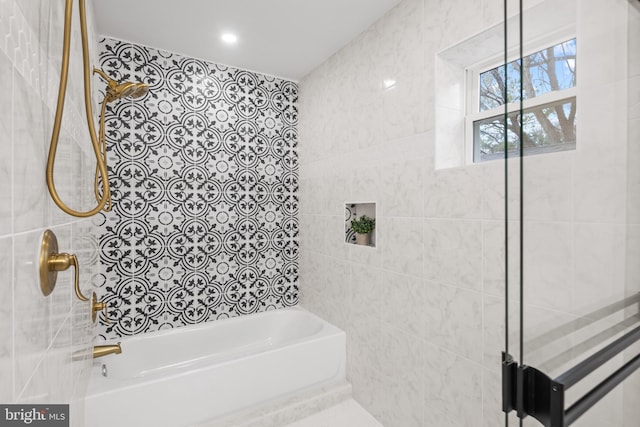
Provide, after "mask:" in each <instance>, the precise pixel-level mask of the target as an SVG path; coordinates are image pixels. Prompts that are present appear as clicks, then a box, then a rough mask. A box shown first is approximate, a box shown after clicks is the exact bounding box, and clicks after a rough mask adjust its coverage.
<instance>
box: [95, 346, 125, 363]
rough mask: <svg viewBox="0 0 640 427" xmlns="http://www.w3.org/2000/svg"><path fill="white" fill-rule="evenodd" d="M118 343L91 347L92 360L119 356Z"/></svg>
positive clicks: (120, 349)
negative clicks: (108, 355)
mask: <svg viewBox="0 0 640 427" xmlns="http://www.w3.org/2000/svg"><path fill="white" fill-rule="evenodd" d="M120 353H122V348H121V347H120V343H118V344H114V345H96V346H94V347H93V358H94V359H95V358H96V357H102V356H106V355H107V354H120Z"/></svg>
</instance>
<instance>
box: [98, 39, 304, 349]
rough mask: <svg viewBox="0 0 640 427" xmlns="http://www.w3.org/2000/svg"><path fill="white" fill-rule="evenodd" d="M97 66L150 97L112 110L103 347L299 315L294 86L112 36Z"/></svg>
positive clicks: (101, 283) (103, 220)
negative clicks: (234, 321)
mask: <svg viewBox="0 0 640 427" xmlns="http://www.w3.org/2000/svg"><path fill="white" fill-rule="evenodd" d="M100 67H101V68H102V69H103V70H104V71H105V72H106V73H107V74H108V75H109V76H111V77H112V78H114V79H116V80H119V81H122V80H133V81H143V82H145V83H147V84H149V86H150V90H149V93H148V94H147V95H146V96H145V97H144V98H141V99H138V100H135V101H131V100H120V101H118V102H116V103H113V104H110V105H109V108H108V112H107V124H106V129H107V133H106V137H107V144H108V152H107V157H108V162H109V169H110V182H111V184H112V191H113V199H114V205H113V210H112V211H111V212H107V213H104V214H103V215H101V216H100V217H99V222H100V227H101V239H100V245H101V262H102V272H101V274H100V275H99V277H98V279H97V283H96V285H97V286H98V288H99V291H100V297H101V298H102V299H103V300H105V301H107V302H108V314H109V317H110V320H111V323H105V322H104V318H102V317H101V319H100V320H101V325H102V330H101V335H102V336H103V337H104V338H107V339H111V338H116V337H119V336H126V335H133V334H138V333H145V332H150V331H155V330H159V329H165V328H173V327H179V326H183V325H188V324H195V323H200V322H207V321H212V320H216V319H221V318H227V317H233V316H239V315H244V314H249V313H254V312H258V311H264V310H268V309H274V308H281V307H286V306H292V305H295V304H297V302H298V251H299V241H298V233H299V219H298V211H299V206H298V205H299V203H298V154H297V129H296V126H297V108H296V101H297V85H296V84H295V83H294V82H290V81H286V80H281V79H278V78H274V77H270V76H265V75H261V74H257V73H254V72H249V71H245V70H240V69H235V68H231V67H227V66H221V65H217V64H213V63H209V62H205V61H201V60H198V59H193V58H187V57H184V56H180V55H177V54H172V53H168V52H163V51H160V50H157V49H152V48H148V47H144V46H139V45H135V44H131V43H128V42H123V41H119V40H114V39H108V38H107V39H104V40H102V41H101V55H100Z"/></svg>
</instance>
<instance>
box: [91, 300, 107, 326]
mask: <svg viewBox="0 0 640 427" xmlns="http://www.w3.org/2000/svg"><path fill="white" fill-rule="evenodd" d="M103 310H104V321H105V322H106V323H111V320H109V315H108V311H107V303H106V302H102V301H98V296H97V295H96V293H95V292H94V293H93V295H91V320H92V321H93V322H94V323H95V322H96V319H97V318H98V312H100V311H103Z"/></svg>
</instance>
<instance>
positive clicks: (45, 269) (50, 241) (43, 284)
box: [40, 230, 58, 296]
mask: <svg viewBox="0 0 640 427" xmlns="http://www.w3.org/2000/svg"><path fill="white" fill-rule="evenodd" d="M57 253H58V239H57V238H56V235H55V234H53V231H51V230H46V231H45V232H44V234H43V235H42V243H41V244H40V290H41V291H42V294H43V295H44V296H47V295H49V294H50V293H51V292H53V290H54V289H55V287H56V280H57V279H58V272H57V271H54V270H52V269H50V268H49V258H51V255H53V254H57Z"/></svg>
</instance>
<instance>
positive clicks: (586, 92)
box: [299, 0, 640, 427]
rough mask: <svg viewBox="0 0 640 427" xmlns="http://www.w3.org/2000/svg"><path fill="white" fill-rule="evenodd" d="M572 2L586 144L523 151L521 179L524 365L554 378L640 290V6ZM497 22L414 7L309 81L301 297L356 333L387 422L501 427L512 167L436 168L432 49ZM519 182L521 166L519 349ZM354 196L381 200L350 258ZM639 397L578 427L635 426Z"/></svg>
mask: <svg viewBox="0 0 640 427" xmlns="http://www.w3.org/2000/svg"><path fill="white" fill-rule="evenodd" d="M568 1H571V0H568ZM541 3H543V2H542V1H539V0H531V1H525V8H528V7H533V6H535V5H539V4H541ZM572 7H575V8H576V11H577V13H576V16H577V22H576V36H577V38H578V58H579V59H578V61H579V62H578V64H579V65H578V67H579V70H578V76H579V77H578V122H577V123H578V142H577V147H578V148H577V150H575V151H569V152H561V153H554V154H547V155H539V156H531V157H528V158H525V159H524V173H523V179H524V181H523V188H524V219H525V224H524V239H525V240H524V242H523V244H524V278H525V303H526V307H525V308H524V309H525V325H524V331H523V332H522V333H523V334H524V338H525V357H526V360H525V362H526V363H530V364H532V365H534V366H535V365H536V364H539V365H540V366H542V367H543V368H545V369H548V370H549V372H554V373H560V372H562V371H563V370H564V369H566V368H568V367H569V366H570V365H571V364H572V362H575V360H576V359H579V358H581V357H582V358H583V357H584V356H586V355H587V354H589V353H590V352H593V351H595V349H594V348H591V349H589V348H585V347H584V345H581V344H582V343H583V341H585V340H586V339H587V337H588V336H589V335H590V334H592V335H593V334H598V333H600V332H603V331H607V329H609V328H610V327H611V326H612V325H614V324H616V323H618V322H620V321H621V320H623V317H621V316H622V315H620V314H618V315H617V316H610V317H609V318H607V319H603V320H602V321H600V322H595V323H593V324H592V325H591V326H590V327H588V328H580V325H582V324H583V322H582V321H583V318H582V316H586V315H588V314H589V313H590V312H592V311H594V310H595V309H597V308H599V307H601V306H603V305H605V304H608V303H611V302H614V301H616V300H619V299H621V298H622V297H623V296H624V294H625V291H626V292H627V293H633V292H638V291H639V290H640V288H638V283H640V282H639V281H638V280H639V278H640V265H639V264H638V263H637V262H636V260H637V259H638V254H639V253H640V249H639V248H640V237H639V236H640V232H639V231H638V230H639V229H640V227H639V226H638V224H639V218H640V208H639V206H640V201H639V200H640V191H638V189H639V188H640V179H639V178H638V177H640V173H638V170H640V168H638V164H639V162H640V149H638V144H637V140H638V136H639V135H640V132H639V131H638V129H640V116H639V115H638V111H640V110H639V109H638V100H639V99H640V95H639V94H640V92H639V88H640V83H639V82H640V72H639V69H640V61H638V58H640V53H638V52H640V48H639V46H638V43H640V42H638V40H640V38H639V37H637V35H638V31H640V20H639V18H638V17H639V16H640V11H639V10H638V9H640V8H635V9H633V6H632V5H631V4H630V3H629V2H628V1H627V0H615V1H613V2H608V3H603V2H598V1H596V0H588V1H577V0H576V3H575V5H573V6H572ZM516 10H517V2H515V1H509V14H513V13H514V12H515V11H516ZM525 13H526V12H525ZM502 14H503V1H502V0H473V1H467V0H459V1H448V2H440V1H436V0H404V1H403V2H402V3H400V4H399V5H398V6H397V7H396V8H394V9H393V10H392V11H390V12H389V13H388V14H387V15H386V16H385V17H383V18H382V19H381V20H380V21H379V22H378V23H376V24H375V25H373V26H372V27H370V28H369V29H367V30H366V31H365V32H363V33H362V34H361V35H360V36H359V37H358V38H356V39H355V40H353V41H352V42H351V43H349V44H348V45H347V46H345V47H344V48H343V49H342V50H341V51H340V52H338V53H336V54H335V55H333V56H332V57H331V58H329V59H328V60H327V61H326V62H325V63H324V64H322V65H321V66H320V67H318V68H317V69H316V70H314V71H313V72H312V73H310V74H309V75H308V76H306V77H305V78H304V79H303V80H302V81H301V82H300V94H301V96H300V111H301V113H300V128H299V129H300V141H301V144H300V153H301V172H300V174H301V222H302V224H301V230H302V232H301V235H302V236H301V241H302V244H301V246H302V248H301V249H302V250H301V259H302V262H301V290H302V293H303V295H302V303H303V305H305V306H306V307H308V308H309V309H311V310H313V311H316V312H317V313H318V314H320V315H322V316H324V317H326V318H327V319H329V320H331V321H334V322H336V323H338V324H339V325H340V326H341V327H344V328H345V329H346V331H347V334H348V354H349V366H348V372H349V379H350V380H351V382H352V384H353V390H354V396H355V397H356V399H357V400H358V401H359V402H360V403H361V404H362V405H363V406H364V407H365V408H366V409H367V410H369V411H370V412H371V413H372V414H373V415H374V416H375V417H376V418H378V419H379V420H380V421H381V422H382V423H383V424H384V425H385V426H387V427H394V426H402V427H411V426H436V425H437V426H464V427H472V426H486V427H494V426H496V425H503V424H504V415H503V414H502V412H501V411H500V376H499V374H500V371H499V367H500V352H501V351H502V350H503V348H504V335H505V325H504V317H505V316H504V305H505V293H504V283H505V267H504V258H505V253H506V248H505V232H504V219H505V189H504V186H505V185H504V164H503V162H501V161H498V162H487V163H483V164H475V165H467V166H465V167H458V168H450V169H438V170H436V169H435V168H434V162H435V160H434V159H435V148H434V145H435V144H434V140H435V129H434V124H435V121H434V116H435V114H436V111H435V110H436V107H435V104H436V101H435V92H434V75H435V73H436V62H435V55H436V54H437V53H438V52H439V51H440V50H442V49H445V48H448V47H450V46H451V45H453V44H455V43H458V42H460V41H462V40H464V39H466V38H468V37H471V36H473V35H475V34H477V33H478V32H480V31H482V30H483V29H484V28H487V27H489V26H491V25H495V24H497V23H499V22H500V21H501V20H502ZM634 20H635V21H634ZM391 82H393V84H392V83H391ZM627 124H628V126H627ZM519 177H520V166H519V159H512V160H510V161H509V162H508V204H507V206H508V218H509V239H508V245H509V249H508V251H509V252H508V253H509V258H510V265H509V281H510V284H511V286H510V296H509V300H510V309H509V319H510V333H509V337H510V341H511V346H512V347H511V351H512V352H514V353H515V352H517V351H516V347H517V342H518V339H519V335H520V331H518V328H517V327H516V326H514V325H517V324H518V311H519V307H518V304H517V302H518V298H519V294H518V287H517V284H518V279H519V274H520V265H519V264H520V262H519V245H520V239H519V236H518V233H519V228H520V223H519V221H518V218H519V215H520V205H519V196H520V194H519V193H520V182H519ZM344 200H375V201H377V202H378V203H379V211H378V212H379V217H378V218H377V221H376V226H377V227H378V234H377V235H378V236H380V240H379V241H378V244H377V247H376V248H361V247H357V246H354V245H351V247H349V248H346V249H340V247H339V245H340V243H338V242H337V239H338V237H339V236H338V235H337V234H335V233H333V232H332V231H331V230H332V226H331V225H330V224H332V222H333V220H334V219H336V218H337V217H338V216H339V215H341V206H342V205H341V202H342V201H344ZM336 221H337V220H336ZM345 246H346V245H345ZM334 281H338V283H335V282H334ZM636 312H637V309H636V311H635V312H633V313H636ZM633 313H632V314H633ZM560 324H566V325H567V326H566V328H565V329H566V330H562V331H561V332H560V333H559V332H558V331H557V330H555V329H554V328H556V327H557V326H558V325H560ZM622 329H624V328H620V329H616V330H615V331H618V330H622ZM574 330H577V331H576V333H573V334H571V332H572V331H574ZM558 333H559V334H560V335H558ZM567 334H569V335H570V336H568V337H567ZM603 335H604V336H607V335H609V336H610V338H608V340H611V339H612V338H611V337H612V336H615V334H614V333H613V332H609V333H608V334H607V333H606V332H603ZM606 342H607V340H604V341H602V342H600V343H598V345H599V346H601V345H604V344H606ZM636 377H638V375H636ZM639 390H640V384H638V382H637V379H636V380H635V382H633V380H630V381H629V382H628V383H627V384H625V386H624V388H619V389H618V390H616V392H615V393H614V394H612V395H611V396H609V397H607V399H605V400H604V401H603V402H601V403H600V404H599V405H598V407H597V408H594V409H593V412H592V414H591V415H585V416H584V417H583V418H582V419H581V420H579V421H578V423H576V425H581V426H602V425H611V426H614V425H615V426H622V425H624V426H625V427H626V426H632V425H635V424H634V423H636V422H637V419H638V416H640V415H638V408H637V405H636V404H635V403H633V402H637V399H638V394H639V393H640V391H639ZM570 397H571V398H572V399H575V398H576V397H578V396H577V395H575V393H574V395H572V396H570ZM608 411H617V413H618V415H616V416H615V417H610V419H609V421H606V416H605V414H607V413H608ZM607 423H608V424H607ZM534 424H535V423H532V422H531V420H526V421H525V425H534ZM512 425H517V423H514V424H512Z"/></svg>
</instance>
